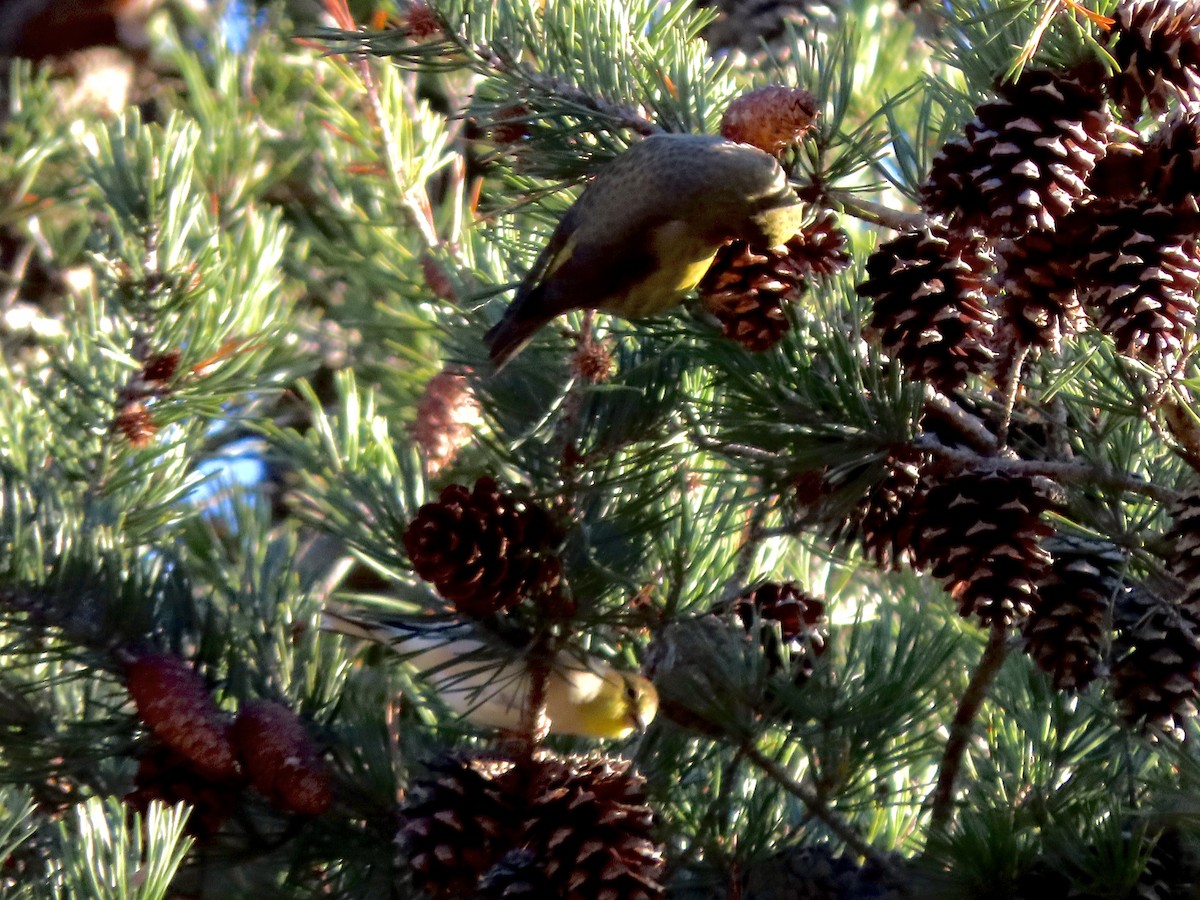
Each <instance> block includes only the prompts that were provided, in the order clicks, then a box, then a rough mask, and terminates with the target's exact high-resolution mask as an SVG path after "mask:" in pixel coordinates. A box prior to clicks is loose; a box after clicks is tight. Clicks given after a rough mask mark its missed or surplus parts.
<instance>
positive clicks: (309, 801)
mask: <svg viewBox="0 0 1200 900" xmlns="http://www.w3.org/2000/svg"><path fill="white" fill-rule="evenodd" d="M231 737H232V739H233V743H234V745H235V746H236V747H237V751H238V754H239V755H240V756H241V758H242V763H243V765H244V766H245V769H246V774H247V776H249V778H250V783H251V784H253V785H254V787H255V788H257V789H258V791H259V792H260V793H261V794H262V795H263V796H264V797H266V798H267V799H268V800H270V801H271V802H272V803H274V804H275V805H276V806H278V807H279V808H280V809H283V810H285V811H286V812H293V813H296V814H298V815H302V816H319V815H321V813H323V812H325V811H326V810H327V809H329V807H330V804H332V802H333V795H332V793H331V791H330V784H329V770H328V769H327V768H326V766H325V761H324V760H323V759H322V758H321V752H320V750H319V749H318V748H317V746H316V744H315V743H314V741H313V739H312V737H311V736H310V735H309V733H308V731H307V729H305V727H304V724H303V723H302V722H301V721H300V719H299V718H297V716H296V714H295V713H294V712H292V711H291V710H290V709H288V708H287V707H286V706H284V705H283V704H281V703H274V702H272V701H269V700H256V701H253V702H251V703H247V704H246V705H245V706H243V707H242V709H241V711H240V712H239V713H238V717H237V721H236V722H234V723H233V731H232V733H231Z"/></svg>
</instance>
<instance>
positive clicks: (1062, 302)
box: [997, 215, 1089, 351]
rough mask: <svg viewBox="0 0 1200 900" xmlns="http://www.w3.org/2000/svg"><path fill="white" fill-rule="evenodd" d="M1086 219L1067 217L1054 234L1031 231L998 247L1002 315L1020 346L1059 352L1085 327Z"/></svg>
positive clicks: (1000, 310)
mask: <svg viewBox="0 0 1200 900" xmlns="http://www.w3.org/2000/svg"><path fill="white" fill-rule="evenodd" d="M1085 219H1086V216H1082V215H1078V216H1067V217H1066V218H1065V219H1063V220H1062V221H1061V222H1060V223H1059V225H1058V228H1057V230H1056V231H1054V232H1049V231H1030V232H1027V233H1025V234H1023V235H1018V236H1015V237H1014V238H1012V239H1011V240H1005V241H1003V242H1002V243H1001V245H1000V247H999V250H998V253H997V257H998V269H999V275H998V278H997V283H998V285H999V286H1000V288H1001V289H1002V291H1003V294H1002V296H1003V300H1002V301H1001V303H1000V305H999V310H998V312H999V314H1000V316H1001V318H1002V319H1003V321H1004V323H1005V325H1007V326H1008V328H1009V329H1011V331H1012V334H1013V336H1014V337H1015V339H1016V340H1018V341H1019V342H1020V343H1021V345H1022V346H1026V347H1032V348H1034V349H1038V350H1050V351H1057V350H1058V349H1059V347H1060V345H1061V343H1062V340H1063V339H1064V338H1069V337H1071V336H1073V335H1076V334H1078V333H1079V332H1081V331H1083V330H1084V329H1085V328H1086V327H1087V324H1088V321H1087V315H1086V313H1085V312H1084V310H1083V303H1082V301H1081V299H1080V296H1079V282H1080V277H1079V269H1080V267H1081V266H1082V264H1083V261H1084V259H1085V258H1086V253H1087V249H1088V248H1087V244H1086V241H1085V240H1084V237H1085V236H1086V235H1087V234H1088V232H1089V229H1088V228H1087V227H1086V226H1087V224H1088V223H1087V222H1086V221H1085Z"/></svg>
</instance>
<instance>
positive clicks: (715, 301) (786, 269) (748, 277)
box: [698, 241, 807, 351]
mask: <svg viewBox="0 0 1200 900" xmlns="http://www.w3.org/2000/svg"><path fill="white" fill-rule="evenodd" d="M806 288H807V285H806V284H805V283H804V278H803V276H802V275H801V274H800V271H799V267H798V266H796V265H795V264H793V263H792V261H791V259H790V256H789V254H788V253H785V252H782V251H781V250H779V249H774V248H773V249H768V250H759V249H756V248H754V247H751V246H750V245H748V244H747V243H746V242H745V241H733V242H731V243H729V244H727V245H725V246H724V247H722V248H721V250H720V251H719V252H718V253H717V257H716V259H714V260H713V264H712V265H711V266H710V267H709V270H708V272H707V273H706V274H705V276H704V278H703V280H702V281H701V282H700V285H699V287H698V290H699V293H700V298H701V300H703V301H704V306H705V307H706V308H707V309H708V311H709V312H711V313H712V314H713V315H715V316H716V317H717V318H718V319H719V320H720V321H721V333H722V334H723V335H724V336H725V337H727V338H729V339H731V340H734V341H737V342H738V343H739V344H741V345H742V346H743V347H745V348H746V349H747V350H752V351H761V350H767V349H769V348H770V347H773V346H774V345H775V344H777V343H778V342H779V340H780V338H782V337H783V335H784V334H786V333H787V331H788V329H789V328H791V323H790V322H789V321H788V317H787V313H786V312H785V311H784V305H785V304H786V303H790V302H792V301H794V300H796V299H797V298H798V297H799V296H800V295H801V294H803V293H804V291H805V290H806Z"/></svg>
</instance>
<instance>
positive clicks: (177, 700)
mask: <svg viewBox="0 0 1200 900" xmlns="http://www.w3.org/2000/svg"><path fill="white" fill-rule="evenodd" d="M125 684H126V687H127V688H128V690H129V694H130V696H132V697H133V702H134V703H135V704H136V705H137V711H138V717H139V718H140V719H141V720H142V721H143V722H144V723H145V724H146V727H147V728H149V729H150V730H151V731H152V732H154V735H155V737H157V738H158V739H159V740H160V741H162V742H163V743H164V744H166V745H167V746H168V747H170V748H171V749H172V750H174V751H175V752H176V753H178V754H179V755H180V756H182V757H184V758H185V759H187V760H188V762H190V763H191V765H192V766H193V767H194V768H195V769H196V771H197V772H199V773H201V774H203V775H205V776H207V777H209V778H212V779H223V778H233V777H235V776H236V775H237V773H238V763H237V755H236V754H235V753H234V750H233V744H232V743H231V742H230V740H229V725H228V723H227V722H226V721H225V718H224V716H222V715H221V713H220V711H219V710H218V709H217V707H216V704H214V703H213V700H212V697H211V696H210V695H209V693H208V686H207V685H206V684H205V683H204V679H203V678H201V677H200V675H199V674H198V673H197V672H196V670H195V669H193V668H192V667H191V666H189V665H188V664H187V663H186V662H184V661H183V660H182V659H180V658H179V657H177V656H169V655H167V654H165V653H147V654H145V655H144V656H139V657H138V658H137V659H135V660H134V661H133V662H132V663H130V664H129V666H128V668H127V669H126V670H125Z"/></svg>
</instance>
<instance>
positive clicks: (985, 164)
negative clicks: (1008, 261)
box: [921, 64, 1113, 238]
mask: <svg viewBox="0 0 1200 900" xmlns="http://www.w3.org/2000/svg"><path fill="white" fill-rule="evenodd" d="M1102 86H1103V81H1102V77H1101V72H1100V70H1099V69H1098V67H1097V66H1095V65H1092V64H1085V65H1082V66H1079V67H1077V68H1076V69H1074V70H1071V71H1066V72H1063V71H1056V70H1051V69H1033V70H1028V71H1025V72H1024V73H1022V75H1021V77H1020V78H1019V79H1018V80H1017V81H1016V82H1015V83H1012V82H1009V83H1006V84H1003V85H1001V86H1000V87H999V89H998V93H999V97H998V98H997V99H995V100H989V101H988V102H986V103H983V104H982V105H980V106H979V107H978V108H977V109H976V110H975V119H973V120H972V121H971V122H969V123H968V124H967V126H966V129H965V134H964V137H963V138H961V139H956V140H954V141H951V142H950V143H949V144H947V145H946V146H945V147H943V148H942V151H941V152H940V153H938V155H937V156H936V157H935V158H934V160H933V163H932V165H931V167H930V171H929V175H928V177H927V178H926V180H925V182H924V184H923V185H922V187H921V196H922V202H923V204H924V206H925V208H926V210H927V211H929V212H930V213H932V214H935V215H938V216H941V217H943V218H944V219H945V220H946V221H947V222H948V223H949V224H950V225H952V226H953V227H955V228H958V229H963V228H979V229H981V230H982V231H983V232H984V233H985V234H987V235H988V236H989V237H991V238H999V237H1005V236H1013V235H1020V234H1025V233H1027V232H1029V231H1038V230H1042V231H1054V230H1055V229H1056V226H1057V224H1058V222H1059V221H1060V220H1061V219H1062V218H1063V217H1064V216H1066V215H1067V214H1068V213H1069V212H1070V211H1071V209H1072V208H1073V207H1074V206H1075V204H1076V203H1078V202H1079V201H1080V200H1082V199H1083V198H1084V197H1086V196H1087V194H1088V187H1087V179H1088V176H1089V175H1090V174H1091V172H1092V169H1093V168H1094V167H1095V165H1096V163H1097V161H1099V160H1100V159H1101V158H1103V156H1104V154H1105V152H1106V150H1107V146H1108V143H1109V140H1110V133H1111V132H1112V130H1113V122H1112V119H1111V116H1110V115H1109V113H1108V111H1107V109H1106V107H1105V97H1104V93H1103V89H1102Z"/></svg>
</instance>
